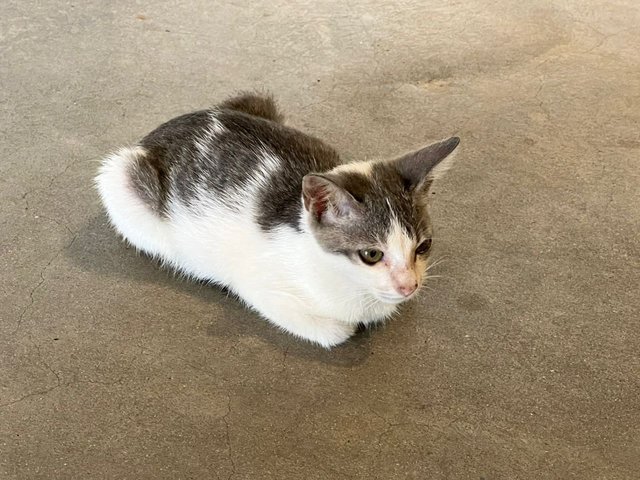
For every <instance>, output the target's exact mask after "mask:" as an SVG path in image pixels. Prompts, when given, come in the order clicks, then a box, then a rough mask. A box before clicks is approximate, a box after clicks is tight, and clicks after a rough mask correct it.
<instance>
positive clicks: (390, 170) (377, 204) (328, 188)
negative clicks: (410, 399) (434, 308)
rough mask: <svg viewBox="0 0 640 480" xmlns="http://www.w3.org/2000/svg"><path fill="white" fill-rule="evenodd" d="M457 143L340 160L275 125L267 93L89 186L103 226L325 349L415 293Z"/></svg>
mask: <svg viewBox="0 0 640 480" xmlns="http://www.w3.org/2000/svg"><path fill="white" fill-rule="evenodd" d="M458 143H459V139H458V138H457V137H452V138H449V139H448V140H444V141H441V142H439V143H435V144H433V145H429V146H427V147H425V148H422V149H421V150H418V151H416V152H413V153H409V154H407V155H404V156H402V157H400V158H397V159H394V160H388V161H366V162H356V163H347V164H343V163H341V162H340V159H339V157H338V154H337V153H336V152H335V151H334V150H333V149H332V148H331V147H329V146H327V145H326V144H324V143H323V142H321V141H320V140H318V139H316V138H313V137H311V136H309V135H306V134H304V133H302V132H299V131H298V130H294V129H293V128H290V127H287V126H285V125H283V117H282V115H281V114H280V113H279V112H278V110H277V109H276V106H275V103H274V102H273V100H272V99H271V98H269V97H264V96H260V95H254V94H244V95H241V96H238V97H235V98H232V99H229V100H227V101H226V102H224V103H222V104H220V105H219V106H217V107H215V108H212V109H210V110H203V111H199V112H195V113H190V114H187V115H182V116H180V117H177V118H175V119H173V120H170V121H169V122H167V123H165V124H163V125H161V126H160V127H158V128H157V129H156V130H154V131H153V132H151V133H150V134H149V135H147V136H146V137H145V138H143V139H142V140H141V141H140V142H139V143H138V144H136V145H135V146H133V147H127V148H123V149H121V150H119V151H118V152H116V153H114V154H112V155H110V156H108V157H107V158H106V159H105V160H104V162H103V164H102V166H101V168H100V171H99V174H98V176H97V177H96V182H97V187H98V190H99V192H100V196H101V197H102V201H103V203H104V205H105V207H106V210H107V213H108V215H109V218H110V220H111V223H112V224H113V225H114V227H115V228H116V230H117V231H118V232H119V233H120V234H121V235H122V236H123V237H124V238H125V239H126V240H127V241H129V242H130V243H131V244H132V245H134V246H135V247H136V248H138V249H139V250H141V251H143V252H145V253H147V254H149V255H151V256H153V257H157V258H158V259H160V260H161V261H162V262H164V263H165V264H167V265H169V266H170V267H172V268H174V269H176V270H178V271H180V272H182V273H184V274H186V275H188V276H190V277H194V278H197V279H202V280H205V281H210V282H213V283H215V284H219V285H223V286H225V287H227V288H229V289H230V290H232V291H233V292H235V293H236V294H237V295H238V296H239V297H240V298H241V299H242V300H244V302H246V304H247V305H249V306H250V307H251V308H253V309H254V310H256V311H257V312H258V313H260V314H261V315H262V316H263V317H265V318H266V319H267V320H269V321H270V322H272V323H273V324H275V325H277V326H278V327H280V328H282V329H283V330H286V331H287V332H290V333H292V334H293V335H295V336H297V337H300V338H304V339H307V340H309V341H311V342H316V343H318V344H320V345H322V346H324V347H331V346H333V345H337V344H339V343H342V342H344V341H345V340H347V339H348V338H349V337H350V336H351V335H352V334H353V333H354V332H355V330H356V327H357V326H358V324H368V323H371V322H377V321H380V320H382V319H385V318H387V317H389V316H390V315H391V314H393V313H394V311H395V310H396V308H397V307H398V305H399V304H400V303H402V302H404V301H406V300H408V299H410V298H411V297H413V296H415V294H416V292H417V291H418V290H419V288H420V286H421V285H422V282H423V280H424V279H425V276H426V269H427V264H428V257H429V251H430V248H431V235H432V230H431V222H430V220H429V215H428V213H427V196H428V191H429V188H430V186H431V184H432V181H433V180H434V179H435V178H437V177H438V176H439V174H440V173H441V172H442V171H444V169H445V167H446V164H448V163H449V159H450V158H451V153H452V152H453V151H454V149H455V148H456V146H457V145H458ZM445 159H447V161H446V162H445V161H443V160H445Z"/></svg>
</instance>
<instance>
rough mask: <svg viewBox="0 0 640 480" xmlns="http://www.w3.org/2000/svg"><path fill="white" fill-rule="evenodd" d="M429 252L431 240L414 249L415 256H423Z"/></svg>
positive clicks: (428, 239)
mask: <svg viewBox="0 0 640 480" xmlns="http://www.w3.org/2000/svg"><path fill="white" fill-rule="evenodd" d="M429 250H431V239H430V238H427V239H426V240H425V241H424V242H422V243H421V244H420V245H418V248H416V255H424V254H425V253H427V252H428V251H429Z"/></svg>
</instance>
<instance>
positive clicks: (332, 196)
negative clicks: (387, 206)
mask: <svg viewBox="0 0 640 480" xmlns="http://www.w3.org/2000/svg"><path fill="white" fill-rule="evenodd" d="M302 198H303V200H304V208H305V209H306V210H307V211H308V212H309V213H310V214H311V216H312V217H313V218H314V219H315V220H316V221H317V222H319V223H321V224H325V225H331V224H336V223H340V222H341V221H344V220H347V219H350V218H352V217H353V216H355V215H356V214H357V213H358V210H359V204H358V201H357V200H356V199H355V198H353V196H352V195H351V194H350V193H349V192H347V191H346V190H345V189H344V188H342V187H340V186H338V185H337V184H336V183H335V182H334V181H333V180H331V179H330V178H328V177H327V176H325V175H317V174H313V173H312V174H309V175H305V177H304V178H303V179H302Z"/></svg>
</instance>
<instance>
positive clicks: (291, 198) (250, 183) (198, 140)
mask: <svg viewBox="0 0 640 480" xmlns="http://www.w3.org/2000/svg"><path fill="white" fill-rule="evenodd" d="M277 119H278V118H276V119H271V118H263V117H259V116H257V115H253V114H251V113H247V112H245V111H239V110H236V109H233V108H228V107H225V106H222V107H218V108H213V109H209V110H202V111H198V112H194V113H190V114H186V115H182V116H180V117H177V118H174V119H173V120H170V121H169V122H166V123H165V124H163V125H161V126H160V127H158V128H157V129H156V130H154V131H153V132H151V133H150V134H149V135H147V136H146V137H144V138H143V139H142V140H141V142H140V146H141V147H142V148H143V149H144V150H145V152H146V155H145V156H144V159H143V160H142V161H140V162H138V163H137V164H136V165H135V166H134V168H135V170H136V171H134V172H132V173H133V174H132V180H133V181H134V183H135V184H137V189H138V191H139V192H140V193H141V197H142V198H143V199H145V200H147V201H148V202H149V203H150V204H151V205H152V206H153V208H154V209H155V210H156V211H160V212H165V213H166V212H168V211H169V210H170V203H171V202H178V203H180V204H182V205H187V206H189V205H196V204H198V203H199V202H202V201H216V202H219V203H221V204H222V205H224V206H225V207H228V208H232V209H234V208H244V207H246V206H247V205H248V204H251V205H255V206H256V212H255V215H256V221H257V222H258V224H260V225H261V226H262V227H263V228H265V229H269V228H273V227H275V226H277V225H278V224H288V225H291V226H292V227H294V228H297V222H298V217H299V207H300V195H301V185H302V178H303V177H304V175H306V174H307V173H310V172H323V171H328V170H330V169H332V168H333V167H335V166H336V165H337V164H338V163H339V157H338V155H337V153H336V152H335V151H334V150H333V149H332V148H331V147H329V146H328V145H326V144H325V143H324V142H322V141H320V140H318V139H317V138H315V137H312V136H310V135H306V134H304V133H302V132H300V131H298V130H296V129H293V128H290V127H287V126H285V125H283V124H282V123H280V122H279V121H276V120H277Z"/></svg>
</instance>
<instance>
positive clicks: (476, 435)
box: [0, 0, 640, 480]
mask: <svg viewBox="0 0 640 480" xmlns="http://www.w3.org/2000/svg"><path fill="white" fill-rule="evenodd" d="M639 25H640V5H639V4H638V2H636V1H634V0H626V1H625V0H618V1H605V0H588V1H587V0H585V1H581V0H573V1H571V0H570V1H562V2H551V1H535V2H521V1H518V0H497V1H492V2H487V1H480V0H469V1H451V2H442V1H424V2H419V1H411V2H405V1H399V2H376V1H371V0H368V1H363V2H352V3H348V2H336V1H331V2H312V1H308V0H307V1H304V0H300V1H297V2H288V1H282V0H280V1H270V2H264V3H257V2H235V3H233V2H220V3H218V2H206V1H202V0H192V1H180V0H178V1H175V2H160V1H151V2H138V3H134V2H124V1H114V2H97V1H94V2H77V3H69V2H35V1H19V2H18V1H4V2H2V5H1V6H0V38H1V41H0V49H1V52H2V53H1V55H2V57H1V64H0V66H1V68H0V79H1V88H0V101H1V104H2V123H1V125H0V128H1V130H2V138H1V139H0V142H1V145H2V154H1V155H2V156H1V159H0V214H1V217H0V222H1V227H0V245H1V249H2V250H1V258H0V271H1V272H2V275H1V276H0V295H1V297H0V308H1V310H0V313H1V321H0V478H2V479H89V478H91V479H93V478H99V479H102V478H113V479H123V478H131V479H225V480H226V479H305V480H313V479H343V478H344V479H346V478H363V479H373V478H375V479H396V478H397V479H475V480H479V479H485V480H493V479H525V478H530V479H547V478H548V479H568V478H577V479H632V478H636V479H637V478H639V475H640V474H639V473H638V472H639V471H640V400H639V395H640V360H639V357H638V354H639V351H640V350H639V346H640V328H639V320H640V319H639V316H640V315H639V313H638V312H639V306H640V295H639V293H640V292H639V290H638V288H639V287H638V285H639V283H640V278H639V276H640V275H639V270H640V260H639V258H640V246H639V245H638V233H639V231H640V228H639V227H640V225H639V221H640V178H639V172H640V168H639V160H640V158H639V153H640V134H639V131H640V129H639V124H640V123H639V121H640V27H639ZM256 87H258V88H268V89H270V90H271V91H273V92H274V93H275V94H276V95H277V97H278V98H279V99H280V103H281V105H282V107H283V108H284V109H285V110H286V112H287V113H288V118H289V122H290V123H291V124H292V125H295V126H297V127H300V128H302V129H304V130H306V131H308V132H311V133H314V134H316V135H319V136H321V137H323V138H325V139H326V140H328V141H330V142H331V143H333V144H334V145H335V146H336V147H337V148H338V149H339V150H340V151H341V152H342V153H343V154H344V156H345V157H346V158H371V157H382V156H387V155H392V154H396V153H398V152H402V151H405V150H408V149H410V148H412V147H416V146H419V145H421V144H423V143H425V142H427V141H430V140H433V139H438V138H442V137H444V136H446V135H450V134H458V135H460V136H461V137H462V141H463V151H462V152H461V153H460V155H459V157H458V163H457V165H456V167H455V169H454V170H453V171H452V172H451V174H450V175H449V177H448V178H446V179H445V180H444V181H442V182H441V183H440V184H439V185H438V186H437V188H436V195H435V196H434V203H433V209H434V221H435V225H436V228H437V240H436V247H435V248H436V250H437V252H436V256H437V257H442V258H444V259H445V260H444V262H443V263H442V264H441V265H440V266H439V267H438V272H437V273H438V274H440V275H442V277H441V278H438V279H434V280H433V281H432V282H431V283H430V285H429V287H430V289H429V290H427V292H426V294H425V295H424V296H423V297H421V299H420V300H419V301H417V302H416V303H414V304H411V305H409V306H408V307H407V308H406V309H404V310H403V313H402V315H401V317H400V318H398V319H397V320H396V321H394V322H392V323H390V324H388V325H387V326H385V327H383V328H379V329H377V330H376V331H373V332H368V333H365V334H362V335H360V336H359V337H357V338H356V339H354V341H352V342H350V343H349V344H348V345H346V346H344V347H341V348H336V349H335V350H333V351H331V352H327V351H323V350H321V349H318V348H315V347H312V346H309V345H306V344H302V343H297V342H296V341H294V340H292V339H291V338H289V337H287V336H284V335H281V334H279V333H278V332H277V331H275V330H274V329H273V328H271V327H270V326H268V325H267V324H266V323H264V322H262V321H260V320H259V319H258V318H257V317H256V316H255V315H254V314H252V313H249V312H248V311H246V310H245V309H243V308H242V307H241V306H240V305H239V304H238V303H237V302H236V301H235V300H234V299H232V298H227V297H226V296H225V294H224V293H223V292H220V291H218V290H216V289H214V288H210V287H207V286H204V285H197V284H193V283H189V282H185V281H181V280H179V279H176V278H173V276H172V275H171V274H168V273H166V272H164V271H163V270H161V269H160V268H158V266H157V265H155V264H154V263H153V262H151V261H149V260H148V259H147V258H144V257H141V256H138V255H136V254H135V252H134V251H132V250H131V249H128V248H127V247H125V246H124V245H123V244H122V243H121V242H120V241H119V240H118V239H117V238H116V236H115V235H114V234H113V232H112V231H111V230H110V229H109V228H108V226H107V224H106V221H105V216H104V214H103V213H102V211H101V208H100V206H99V204H98V201H97V198H96V195H95V193H94V191H93V190H92V186H91V181H92V176H93V175H94V171H95V169H96V166H97V160H98V159H99V157H100V156H101V155H103V154H105V153H106V152H108V151H109V150H111V149H113V148H115V147H117V146H118V145H121V144H126V143H127V142H132V141H135V140H136V139H137V138H138V137H139V136H141V135H143V134H145V133H146V132H147V131H148V130H150V129H151V128H153V127H155V126H156V125H157V124H158V123H160V122H161V121H164V120H166V119H168V118H170V117H172V116H174V115H176V114H179V113H183V112H186V111H189V110H192V109H197V108H201V107H205V106H208V105H210V104H212V103H214V102H215V101H217V100H220V99H221V98H223V97H225V96H226V95H228V94H229V93H232V92H234V91H237V90H239V89H245V88H256Z"/></svg>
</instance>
